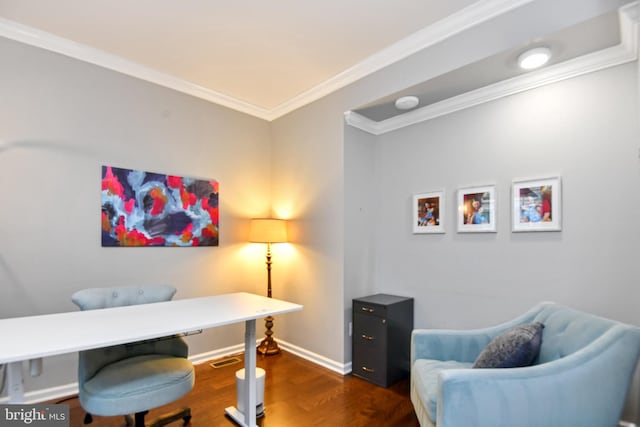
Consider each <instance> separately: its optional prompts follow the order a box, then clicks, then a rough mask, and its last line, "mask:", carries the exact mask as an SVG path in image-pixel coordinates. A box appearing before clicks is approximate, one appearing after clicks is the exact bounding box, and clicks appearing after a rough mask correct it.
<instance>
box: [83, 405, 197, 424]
mask: <svg viewBox="0 0 640 427" xmlns="http://www.w3.org/2000/svg"><path fill="white" fill-rule="evenodd" d="M148 413H149V411H144V412H137V413H136V414H135V415H134V417H131V415H125V416H124V420H125V422H126V423H127V424H126V425H127V426H128V427H162V426H165V425H167V424H169V423H172V422H174V421H178V420H179V419H181V418H182V421H184V423H183V424H182V425H183V426H186V425H188V424H189V422H190V421H191V408H182V409H176V410H175V411H173V412H169V413H168V414H164V415H162V416H160V417H158V418H156V419H154V420H151V421H150V422H149V423H148V424H146V423H145V421H144V416H145V415H147V414H148ZM92 422H93V416H92V415H91V414H90V413H88V412H87V413H86V414H85V416H84V424H91V423H92Z"/></svg>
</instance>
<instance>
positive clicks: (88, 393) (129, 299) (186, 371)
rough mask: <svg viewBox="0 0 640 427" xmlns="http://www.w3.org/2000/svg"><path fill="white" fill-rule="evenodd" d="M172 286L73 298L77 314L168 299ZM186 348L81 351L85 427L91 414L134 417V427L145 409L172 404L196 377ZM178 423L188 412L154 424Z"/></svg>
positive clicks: (147, 345) (165, 343)
mask: <svg viewBox="0 0 640 427" xmlns="http://www.w3.org/2000/svg"><path fill="white" fill-rule="evenodd" d="M175 292H176V290H175V288H173V287H171V286H138V287H120V288H92V289H84V290H81V291H78V292H76V293H74V294H73V296H72V298H71V299H72V301H73V302H74V303H75V304H76V305H77V306H79V307H80V309H81V310H94V309H101V308H109V307H119V306H127V305H135V304H148V303H154V302H162V301H168V300H170V299H171V298H172V297H173V295H174V294H175ZM187 355H188V348H187V343H186V342H185V341H184V340H183V339H182V338H180V337H167V338H161V339H156V340H148V341H141V342H136V343H129V344H123V345H116V346H111V347H105V348H98V349H95V350H87V351H81V352H80V354H79V365H78V395H79V398H80V404H81V405H82V407H83V408H84V409H85V411H87V416H86V417H85V424H88V423H90V422H91V421H92V415H91V414H93V415H102V416H113V415H124V416H125V417H126V418H127V425H130V424H131V418H130V416H129V414H135V426H136V427H141V426H144V423H145V420H144V416H145V414H146V413H147V412H148V410H149V409H152V408H156V407H158V406H162V405H165V404H167V403H170V402H172V401H174V400H176V399H178V398H180V397H182V396H183V395H185V394H186V393H188V392H189V391H190V390H191V389H192V388H193V385H194V381H195V375H194V368H193V365H192V364H191V362H190V361H189V360H188V359H187ZM180 418H182V419H183V420H184V423H185V424H187V423H188V422H189V420H190V419H191V412H190V410H189V408H183V409H180V410H177V411H175V412H173V413H170V414H166V415H165V416H163V417H160V418H159V419H156V420H154V421H153V423H152V424H153V425H154V426H160V425H164V424H167V423H169V422H173V421H175V420H178V419H180Z"/></svg>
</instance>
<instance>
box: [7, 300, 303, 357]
mask: <svg viewBox="0 0 640 427" xmlns="http://www.w3.org/2000/svg"><path fill="white" fill-rule="evenodd" d="M298 310H302V306H301V305H299V304H293V303H290V302H286V301H281V300H277V299H272V298H267V297H262V296H259V295H254V294H249V293H244V292H240V293H233V294H224V295H217V296H210V297H201V298H191V299H178V300H173V301H168V302H160V303H155V304H143V305H133V306H127V307H117V308H106V309H103V310H89V311H74V312H68V313H58V314H46V315H40V316H27V317H14V318H9V319H0V342H2V343H10V344H3V345H2V347H0V363H9V362H17V361H21V360H29V359H36V358H40V357H47V356H54V355H57V354H64V353H72V352H75V351H81V350H89V349H92V348H99V347H107V346H110V345H116V344H123V343H128V342H133V341H140V340H144V339H150V338H157V337H162V336H167V335H173V334H179V333H183V332H189V331H195V330H198V329H206V328H213V327H216V326H223V325H228V324H232V323H237V322H242V321H247V320H254V319H260V318H263V317H266V316H274V315H277V314H283V313H289V312H292V311H298Z"/></svg>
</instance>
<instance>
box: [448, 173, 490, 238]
mask: <svg viewBox="0 0 640 427" xmlns="http://www.w3.org/2000/svg"><path fill="white" fill-rule="evenodd" d="M496 201H497V198H496V186H495V185H484V186H476V187H463V188H459V189H458V213H457V218H458V221H457V222H458V233H495V232H496V231H497V228H496V223H497V216H496V212H497V209H496Z"/></svg>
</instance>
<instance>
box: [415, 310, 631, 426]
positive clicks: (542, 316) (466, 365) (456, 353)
mask: <svg viewBox="0 0 640 427" xmlns="http://www.w3.org/2000/svg"><path fill="white" fill-rule="evenodd" d="M531 322H542V323H543V324H544V330H543V333H542V345H541V347H540V353H539V355H538V359H537V361H536V362H534V365H533V366H529V367H524V368H507V369H472V368H471V367H472V365H473V363H474V361H475V360H476V358H477V357H478V355H479V354H480V352H481V351H482V349H483V348H484V347H485V346H486V345H487V344H489V342H490V341H491V340H492V339H493V338H495V337H496V336H498V335H499V334H501V333H502V332H504V331H505V330H507V329H509V328H511V327H513V326H516V325H520V324H525V323H531ZM639 351H640V328H637V327H634V326H630V325H625V324H623V323H620V322H617V321H613V320H609V319H605V318H602V317H598V316H594V315H591V314H587V313H584V312H580V311H577V310H574V309H571V308H568V307H564V306H561V305H558V304H555V303H542V304H539V305H537V306H536V307H534V308H533V309H531V310H530V311H528V312H527V313H525V314H524V315H522V316H520V317H518V318H516V319H515V320H512V321H510V322H507V323H504V324H502V325H499V326H495V327H490V328H486V329H477V330H467V331H453V330H426V329H416V330H414V331H413V334H412V338H411V402H412V403H413V406H414V409H415V412H416V415H417V417H418V420H419V421H420V425H421V426H422V427H569V426H571V427H573V426H576V427H578V426H579V427H615V426H617V425H618V422H619V419H620V416H621V414H622V410H623V407H624V402H625V398H626V395H627V392H628V389H629V385H630V383H631V379H632V377H633V373H634V370H635V368H636V364H637V362H638V355H639Z"/></svg>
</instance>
